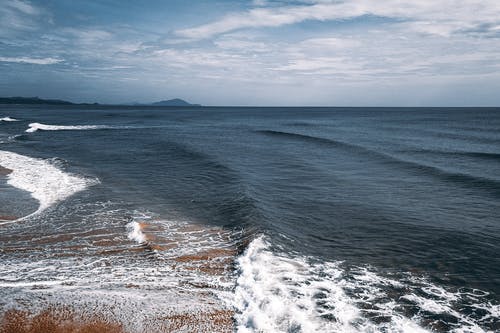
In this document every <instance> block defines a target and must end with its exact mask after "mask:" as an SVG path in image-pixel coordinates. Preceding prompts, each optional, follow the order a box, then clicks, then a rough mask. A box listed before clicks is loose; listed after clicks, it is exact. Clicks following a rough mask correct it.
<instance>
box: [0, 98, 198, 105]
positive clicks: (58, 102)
mask: <svg viewBox="0 0 500 333" xmlns="http://www.w3.org/2000/svg"><path fill="white" fill-rule="evenodd" d="M0 104H39V105H124V106H201V105H200V104H191V103H188V102H186V101H185V100H183V99H180V98H174V99H169V100H164V101H159V102H154V103H123V104H101V103H73V102H69V101H64V100H60V99H43V98H39V97H0Z"/></svg>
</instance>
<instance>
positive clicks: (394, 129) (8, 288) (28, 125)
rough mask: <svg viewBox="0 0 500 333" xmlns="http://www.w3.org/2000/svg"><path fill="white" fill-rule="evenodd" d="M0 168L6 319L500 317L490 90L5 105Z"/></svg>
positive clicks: (213, 326)
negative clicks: (349, 99) (394, 99)
mask: <svg viewBox="0 0 500 333" xmlns="http://www.w3.org/2000/svg"><path fill="white" fill-rule="evenodd" d="M0 166H1V167H2V168H0V267H1V268H0V315H1V316H2V318H3V319H2V320H3V321H2V323H3V324H1V325H3V326H2V327H3V330H4V331H5V332H8V331H9V328H8V327H11V331H12V332H21V331H22V329H25V331H26V332H28V331H29V327H31V329H33V327H35V326H34V325H35V323H34V322H35V321H36V320H39V321H40V318H45V319H44V320H45V322H49V323H50V324H51V325H55V326H53V327H56V326H57V325H59V326H61V325H63V326H64V325H69V324H68V322H69V320H68V318H69V317H71V318H72V320H73V321H77V322H80V323H89V322H90V323H92V325H102V327H103V329H102V331H106V330H105V329H104V328H106V327H107V328H109V330H108V331H110V332H111V331H113V329H114V330H116V332H118V331H124V332H134V333H135V332H169V331H172V332H182V331H185V332H232V331H237V332H430V331H434V332H498V331H500V109H498V108H304V107H302V108H257V107H247V108H239V107H223V108H221V107H193V108H189V107H188V108H175V107H169V108H158V107H118V106H114V107H111V106H108V107H107V106H49V105H41V106H36V105H35V106H14V105H4V106H0ZM47 318H48V319H47ZM9 325H10V326H9ZM13 325H14V326H13ZM15 325H17V326H15ZM23 325H24V326H23ZM29 325H31V326H29ZM82 325H83V324H82ZM59 326H57V327H59ZM12 327H15V328H12ZM20 327H21V328H20ZM51 327H52V326H51ZM61 327H62V326H61ZM110 327H111V328H110ZM66 331H69V330H68V329H66ZM23 332H24V331H23ZM30 332H31V331H30ZM113 332H115V331H113Z"/></svg>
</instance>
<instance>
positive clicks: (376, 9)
mask: <svg viewBox="0 0 500 333" xmlns="http://www.w3.org/2000/svg"><path fill="white" fill-rule="evenodd" d="M363 15H374V16H379V17H387V18H393V19H401V20H408V21H411V22H412V24H413V25H412V26H413V28H414V29H416V30H418V31H421V32H426V33H435V34H439V35H449V34H451V33H453V32H458V31H461V30H467V29H471V28H474V27H477V26H481V25H485V24H491V25H498V23H499V22H500V1H497V0H440V1H437V0H419V1H414V0H385V1H372V0H350V1H347V0H344V1H315V2H313V3H312V4H310V5H302V6H280V7H268V8H254V9H251V10H249V11H245V12H240V13H233V14H229V15H226V16H224V17H222V18H221V19H220V20H218V21H215V22H211V23H208V24H204V25H200V26H197V27H193V28H188V29H182V30H177V31H176V34H177V35H178V36H181V37H184V38H191V39H204V38H210V37H212V36H215V35H219V34H224V33H227V32H230V31H234V30H237V29H242V28H263V27H278V26H282V25H287V24H293V23H299V22H303V21H306V20H318V21H327V20H343V19H350V18H355V17H360V16H363Z"/></svg>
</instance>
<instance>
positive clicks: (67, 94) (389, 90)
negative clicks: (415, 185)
mask: <svg viewBox="0 0 500 333" xmlns="http://www.w3.org/2000/svg"><path fill="white" fill-rule="evenodd" d="M0 96H39V97H41V98H59V99H66V100H71V101H75V102H99V103H131V102H141V103H145V102H152V101H158V100H165V99H171V98H182V99H185V100H187V101H189V102H192V103H200V104H203V105H256V106H301V105H304V106H305V105H307V106H500V1H498V0H413V1H409V0H383V1H382V0H371V1H370V0H296V1H281V0H254V1H250V0H249V1H240V0H192V1H185V0H171V1H168V0H165V1H155V0H150V1H134V0H130V1H121V0H102V1H95V0H94V1H93V0H86V1H76V0H75V1H66V0H45V1H25V0H0Z"/></svg>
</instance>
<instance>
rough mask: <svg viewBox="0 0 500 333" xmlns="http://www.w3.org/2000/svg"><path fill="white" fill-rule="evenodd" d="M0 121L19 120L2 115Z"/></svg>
mask: <svg viewBox="0 0 500 333" xmlns="http://www.w3.org/2000/svg"><path fill="white" fill-rule="evenodd" d="M0 121H19V120H17V119H14V118H11V117H3V118H0Z"/></svg>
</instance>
